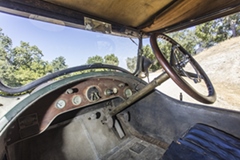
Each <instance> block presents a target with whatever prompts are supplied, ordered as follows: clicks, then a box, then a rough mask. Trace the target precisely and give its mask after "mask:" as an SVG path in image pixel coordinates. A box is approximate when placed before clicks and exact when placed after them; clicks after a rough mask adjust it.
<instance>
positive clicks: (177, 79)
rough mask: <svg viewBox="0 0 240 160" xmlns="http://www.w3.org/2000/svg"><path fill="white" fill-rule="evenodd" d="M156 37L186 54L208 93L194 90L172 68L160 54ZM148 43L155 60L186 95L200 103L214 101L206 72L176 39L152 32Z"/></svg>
mask: <svg viewBox="0 0 240 160" xmlns="http://www.w3.org/2000/svg"><path fill="white" fill-rule="evenodd" d="M158 37H160V38H162V39H164V40H166V41H168V42H170V43H171V44H172V46H173V45H175V46H177V47H178V49H179V50H180V51H181V52H182V53H183V54H184V55H185V56H187V58H188V61H189V62H190V63H191V65H192V66H193V67H195V68H194V70H196V71H197V72H198V73H199V74H200V76H201V79H203V80H204V82H205V84H206V87H207V89H208V95H203V94H201V93H200V92H198V91H197V90H195V89H194V88H193V87H192V86H191V85H190V84H189V83H188V82H187V81H185V80H184V79H183V78H182V77H181V75H180V74H179V73H178V72H177V71H176V68H174V67H173V66H172V64H170V62H168V61H167V59H166V58H165V56H164V55H163V54H162V52H161V50H160V49H159V47H158V44H157V38H158ZM150 43H151V46H152V49H153V52H154V54H155V56H156V58H157V60H158V61H159V63H160V64H161V66H162V67H163V69H164V70H165V71H166V72H167V74H168V75H169V76H170V77H171V78H172V80H173V81H174V82H175V83H176V84H177V85H178V86H179V87H180V88H181V89H182V90H184V91H185V92H186V93H187V94H188V95H190V96H191V97H193V98H194V99H196V100H198V101H199V102H202V103H206V104H212V103H214V102H215V101H216V92H215V89H214V87H213V85H212V83H211V81H210V79H209V78H208V76H207V74H206V73H205V72H204V70H203V69H202V67H201V66H200V65H199V64H198V63H197V61H196V60H195V59H194V58H193V57H192V56H191V55H190V54H189V53H188V52H187V51H186V50H185V49H184V48H183V47H182V46H181V45H180V44H178V43H177V42H176V41H174V40H173V39H172V38H170V37H168V36H167V35H164V34H161V33H153V34H152V35H151V37H150ZM172 54H173V53H171V55H172ZM170 61H171V60H170ZM187 63H188V62H187ZM198 73H197V74H198Z"/></svg>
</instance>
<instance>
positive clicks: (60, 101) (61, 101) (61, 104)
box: [55, 99, 66, 109]
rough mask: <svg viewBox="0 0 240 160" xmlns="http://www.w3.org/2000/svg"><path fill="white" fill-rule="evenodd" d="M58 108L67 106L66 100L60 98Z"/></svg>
mask: <svg viewBox="0 0 240 160" xmlns="http://www.w3.org/2000/svg"><path fill="white" fill-rule="evenodd" d="M55 106H56V108H58V109H62V108H64V107H65V106H66V102H65V101H64V100H62V99H60V100H58V101H57V102H56V104H55Z"/></svg>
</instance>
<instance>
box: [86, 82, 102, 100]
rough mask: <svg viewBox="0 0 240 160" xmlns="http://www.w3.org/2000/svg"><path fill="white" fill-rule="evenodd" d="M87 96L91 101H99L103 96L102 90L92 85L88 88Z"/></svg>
mask: <svg viewBox="0 0 240 160" xmlns="http://www.w3.org/2000/svg"><path fill="white" fill-rule="evenodd" d="M86 96H87V98H88V100H89V101H91V102H95V101H98V100H99V99H100V98H101V96H100V92H99V90H98V88H97V87H95V86H92V87H90V88H89V89H88V90H87V95H86Z"/></svg>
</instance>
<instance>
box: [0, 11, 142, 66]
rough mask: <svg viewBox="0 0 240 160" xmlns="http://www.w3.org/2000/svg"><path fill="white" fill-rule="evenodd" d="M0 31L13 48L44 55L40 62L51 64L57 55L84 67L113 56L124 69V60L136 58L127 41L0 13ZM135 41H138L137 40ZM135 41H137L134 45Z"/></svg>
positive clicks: (135, 53)
mask: <svg viewBox="0 0 240 160" xmlns="http://www.w3.org/2000/svg"><path fill="white" fill-rule="evenodd" d="M0 28H2V29H3V31H2V32H3V33H4V34H5V35H7V36H8V37H10V38H11V39H12V41H13V47H15V46H19V45H20V41H24V42H29V44H30V45H31V46H32V45H36V46H37V47H38V48H39V49H40V50H41V51H42V53H43V55H44V56H43V59H44V60H47V61H49V62H50V61H52V60H53V59H55V58H56V57H58V56H63V57H65V58H66V63H67V65H68V66H69V67H72V66H77V65H82V64H86V61H87V59H88V57H91V56H95V55H101V56H102V57H104V56H105V55H107V54H112V53H114V54H115V55H116V56H117V57H118V59H119V61H120V64H119V65H120V66H122V67H124V68H126V59H127V57H131V58H132V57H133V56H136V55H137V46H136V44H134V43H133V42H132V41H131V40H130V39H129V38H124V37H117V36H111V35H107V34H102V33H97V32H91V31H85V30H80V29H75V28H70V27H66V26H60V25H55V24H50V23H46V22H41V21H37V20H31V19H28V18H22V17H17V16H13V15H9V14H5V13H1V12H0ZM137 41H138V40H137ZM137 41H136V42H137Z"/></svg>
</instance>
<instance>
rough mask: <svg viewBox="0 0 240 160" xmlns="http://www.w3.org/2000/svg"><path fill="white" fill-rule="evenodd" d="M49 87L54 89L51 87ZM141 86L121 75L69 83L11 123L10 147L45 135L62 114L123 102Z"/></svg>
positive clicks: (138, 82) (9, 132) (8, 142)
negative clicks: (109, 102)
mask: <svg viewBox="0 0 240 160" xmlns="http://www.w3.org/2000/svg"><path fill="white" fill-rule="evenodd" d="M65 83H66V82H65ZM47 87H48V88H51V85H49V86H47ZM142 87H143V84H142V82H141V81H136V80H133V79H131V78H129V77H120V76H112V77H111V76H110V77H95V78H87V79H83V80H80V81H77V82H74V83H69V84H68V83H66V84H65V85H63V86H62V87H59V88H57V89H56V90H54V91H52V92H50V93H48V94H46V95H44V96H42V97H41V98H39V99H38V100H37V101H35V102H34V103H32V104H31V105H30V106H28V107H27V109H26V110H24V112H22V113H21V114H20V115H19V116H18V118H16V120H15V121H14V122H13V123H11V125H10V127H9V129H8V132H7V137H8V139H7V144H8V145H10V144H13V143H15V142H18V141H20V140H24V139H26V138H29V137H32V136H35V135H38V134H40V133H42V132H44V131H45V130H46V129H47V128H48V127H49V126H50V124H51V123H52V122H53V121H54V120H55V119H56V118H57V117H59V116H60V115H61V116H62V115H64V114H65V113H68V112H70V111H74V110H81V109H83V108H88V107H91V106H93V105H95V106H96V105H98V104H101V103H102V102H105V101H111V100H113V99H116V98H118V99H121V100H122V101H124V100H126V99H128V98H129V97H131V96H132V95H133V94H134V93H135V92H137V91H138V90H139V89H141V88H142ZM30 96H31V95H30ZM114 107H115V106H114ZM98 114H100V113H99V112H98V113H96V114H94V115H92V116H91V117H89V119H92V118H98V117H99V116H100V115H98Z"/></svg>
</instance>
